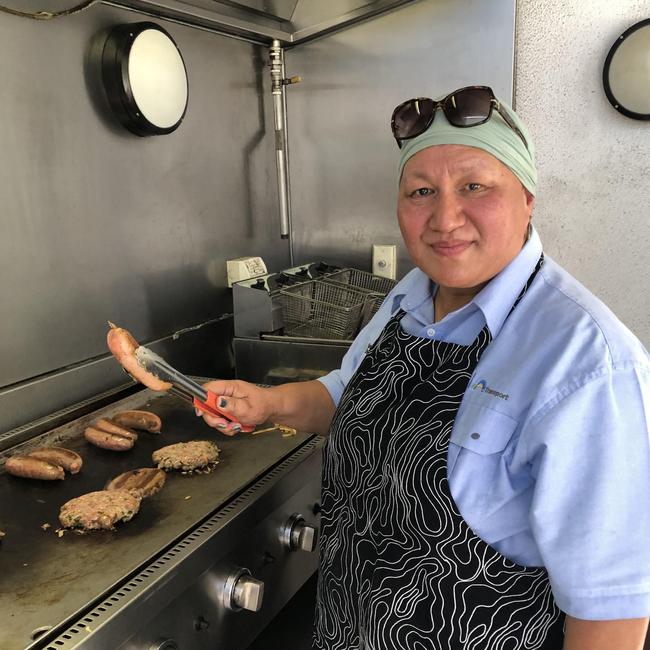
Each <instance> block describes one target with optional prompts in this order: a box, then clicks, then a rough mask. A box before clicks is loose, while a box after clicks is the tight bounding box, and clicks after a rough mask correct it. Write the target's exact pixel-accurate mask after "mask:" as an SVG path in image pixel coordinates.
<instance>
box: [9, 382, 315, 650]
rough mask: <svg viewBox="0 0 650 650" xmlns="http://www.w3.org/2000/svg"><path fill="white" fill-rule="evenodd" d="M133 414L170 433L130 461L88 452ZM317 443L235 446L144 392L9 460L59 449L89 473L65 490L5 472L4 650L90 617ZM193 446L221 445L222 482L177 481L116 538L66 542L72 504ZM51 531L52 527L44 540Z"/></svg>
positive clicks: (269, 436)
mask: <svg viewBox="0 0 650 650" xmlns="http://www.w3.org/2000/svg"><path fill="white" fill-rule="evenodd" d="M127 409H146V410H149V411H152V412H154V413H157V414H158V415H159V416H160V417H161V419H162V422H163V427H162V433H161V434H159V435H157V434H149V433H145V432H142V433H140V435H139V438H138V441H137V442H136V444H135V447H134V448H133V449H132V450H131V451H127V452H112V451H107V450H103V449H99V448H97V447H94V446H93V445H91V444H90V443H88V442H86V440H85V439H84V437H83V430H84V429H85V427H86V426H88V425H89V424H90V423H91V422H92V421H94V420H96V419H98V418H99V417H110V416H111V415H112V414H114V413H116V412H118V411H121V410H127ZM311 437H312V436H311V435H309V434H304V433H298V434H297V435H296V436H291V437H283V436H282V434H281V433H280V432H278V431H273V432H269V433H263V434H260V435H251V434H245V433H240V434H239V435H237V436H235V437H228V436H225V435H223V434H220V433H219V432H217V431H216V430H214V429H211V428H210V427H208V426H207V425H206V424H205V423H204V422H203V420H202V418H198V417H196V415H195V414H194V409H193V408H192V407H190V406H189V405H188V404H187V403H186V402H183V401H182V400H180V399H178V398H176V397H173V396H170V395H160V394H157V393H153V392H152V391H149V390H144V391H142V392H139V393H137V394H135V395H132V396H130V397H128V398H125V399H123V400H121V401H119V402H116V403H114V404H112V405H110V406H108V407H105V408H102V409H100V410H98V411H95V412H94V413H91V414H88V415H86V416H84V417H82V418H79V419H78V420H75V421H74V422H71V423H69V424H66V425H64V426H62V427H58V428H57V429H54V430H52V431H50V432H48V433H46V434H43V435H41V436H38V437H37V438H35V439H33V440H30V441H29V442H27V443H24V444H22V445H20V446H19V447H17V448H14V449H12V450H10V451H9V452H7V453H6V454H3V456H2V457H4V458H6V457H7V456H8V455H11V454H13V453H16V452H22V451H23V450H24V451H29V450H30V449H33V448H35V447H40V446H46V445H53V444H58V445H60V446H65V447H66V448H68V449H72V450H74V451H76V452H77V453H79V454H80V455H81V456H82V457H83V461H84V465H83V468H82V470H81V472H80V473H79V474H77V475H75V476H70V475H68V474H66V478H65V480H63V481H35V480H29V479H22V478H16V477H13V476H9V475H7V474H6V473H5V472H4V470H2V472H0V529H2V530H3V531H4V532H5V533H6V537H5V538H4V539H3V541H2V543H1V544H0V621H1V624H0V648H2V650H14V649H16V650H18V649H22V648H25V646H27V645H29V644H30V642H31V634H32V632H33V631H34V630H35V629H37V628H39V627H41V626H54V627H56V626H58V625H59V624H61V623H62V622H63V621H65V620H66V619H69V618H70V617H72V616H73V615H75V614H76V613H77V612H79V611H80V610H82V609H84V608H85V607H86V606H87V605H88V604H89V603H90V602H92V601H94V600H96V599H97V598H99V597H100V596H102V595H103V594H105V593H106V592H107V591H108V590H109V589H110V588H111V587H113V586H114V585H116V584H117V583H119V582H121V581H122V580H123V579H124V578H125V577H126V576H128V575H129V574H131V573H132V572H134V571H135V570H136V569H138V568H139V567H141V566H142V565H144V564H146V563H147V562H148V561H149V560H150V559H151V558H152V557H153V556H155V555H157V554H159V553H160V552H161V551H162V550H163V549H164V548H165V547H167V546H168V545H169V544H170V543H171V542H173V541H174V540H176V539H178V538H179V537H181V536H183V534H185V533H186V532H188V531H189V530H191V529H192V528H193V527H195V526H196V525H197V524H198V523H199V522H200V521H202V520H203V519H205V518H206V517H208V516H209V515H211V514H213V513H214V512H215V511H217V510H218V509H219V508H221V507H222V506H223V505H224V504H225V503H226V502H228V501H229V500H230V499H231V498H232V497H233V496H234V495H235V494H237V493H238V492H240V491H241V490H242V489H243V488H244V487H245V486H247V485H249V484H250V483H251V482H253V481H255V479H257V478H258V477H260V476H262V475H264V474H265V473H266V472H267V471H268V470H269V469H270V468H271V467H273V466H274V465H276V464H277V463H278V462H280V461H281V460H282V459H284V458H286V457H287V456H288V455H290V454H291V453H292V452H293V451H294V450H296V449H297V448H299V447H300V446H302V444H303V443H305V442H306V441H307V440H309V439H310V438H311ZM189 440H214V441H215V442H216V443H217V445H218V447H219V448H220V449H221V457H220V463H219V465H217V467H216V469H215V470H214V471H213V472H212V473H210V474H193V475H183V474H181V473H180V472H168V474H167V481H166V483H165V487H164V488H163V489H162V490H161V491H160V492H159V493H158V494H156V495H154V496H153V497H150V498H148V499H144V500H143V502H142V504H141V506H140V512H139V513H138V514H137V515H136V516H135V517H134V518H133V519H132V520H131V521H130V522H127V523H124V524H118V527H117V529H116V530H114V531H96V532H93V533H90V534H86V535H79V534H76V533H73V532H66V533H65V534H64V535H63V536H62V537H59V536H58V535H57V533H56V529H58V528H60V525H59V521H58V513H59V509H60V507H61V506H62V505H63V504H64V503H65V502H66V501H68V500H69V499H72V498H74V497H77V496H80V495H81V494H85V493H87V492H92V491H94V490H101V489H103V487H104V485H105V484H106V482H107V481H108V480H109V479H110V478H112V477H114V476H116V475H117V474H120V473H121V472H124V471H126V470H128V469H136V468H138V467H153V466H154V464H153V462H152V460H151V454H152V452H153V451H154V450H156V449H159V448H160V447H163V446H165V445H169V444H173V443H176V442H184V441H189ZM46 523H47V524H50V527H49V528H47V529H45V530H44V529H43V528H42V526H43V524H46Z"/></svg>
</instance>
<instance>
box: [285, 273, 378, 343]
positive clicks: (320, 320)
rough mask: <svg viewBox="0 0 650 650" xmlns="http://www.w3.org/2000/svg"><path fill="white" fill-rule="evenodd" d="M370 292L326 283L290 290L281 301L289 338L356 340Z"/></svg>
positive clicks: (319, 281) (316, 283)
mask: <svg viewBox="0 0 650 650" xmlns="http://www.w3.org/2000/svg"><path fill="white" fill-rule="evenodd" d="M369 298H371V296H370V295H369V294H368V292H365V291H362V290H360V289H356V288H354V287H349V286H344V285H342V284H338V283H335V282H327V281H324V280H309V281H307V282H302V283H300V284H296V285H293V286H291V287H286V288H284V289H282V290H281V291H280V295H279V299H280V304H281V307H282V314H283V316H284V331H285V334H287V335H289V336H304V337H308V338H322V339H338V340H344V341H348V340H351V339H353V338H354V337H355V336H356V334H357V331H358V329H359V325H360V323H361V319H362V316H363V315H364V314H365V313H366V309H367V305H368V301H369Z"/></svg>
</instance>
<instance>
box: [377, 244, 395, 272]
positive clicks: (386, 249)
mask: <svg viewBox="0 0 650 650" xmlns="http://www.w3.org/2000/svg"><path fill="white" fill-rule="evenodd" d="M372 272H373V274H374V275H381V276H382V277H383V278H391V279H392V280H395V279H397V246H395V244H388V245H377V244H375V245H373V247H372Z"/></svg>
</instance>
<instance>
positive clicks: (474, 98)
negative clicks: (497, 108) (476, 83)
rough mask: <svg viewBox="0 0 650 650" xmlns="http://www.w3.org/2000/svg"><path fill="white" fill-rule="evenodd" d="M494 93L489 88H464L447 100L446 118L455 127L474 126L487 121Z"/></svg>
mask: <svg viewBox="0 0 650 650" xmlns="http://www.w3.org/2000/svg"><path fill="white" fill-rule="evenodd" d="M491 108H492V93H491V92H490V91H489V89H487V88H464V89H463V90H460V91H458V92H456V93H454V94H453V95H450V96H449V97H448V98H447V101H446V103H445V116H446V117H447V119H448V120H449V123H450V124H452V125H453V126H474V125H476V124H481V123H482V122H485V121H487V119H488V118H489V117H490V110H491Z"/></svg>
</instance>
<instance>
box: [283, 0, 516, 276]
mask: <svg viewBox="0 0 650 650" xmlns="http://www.w3.org/2000/svg"><path fill="white" fill-rule="evenodd" d="M514 19H515V2H514V0H423V1H421V2H416V3H414V4H412V5H408V6H406V7H404V8H402V9H400V10H398V11H394V12H391V13H389V14H386V15H383V16H380V17H377V18H375V19H373V20H371V21H369V22H367V23H364V24H361V25H358V26H356V27H354V28H353V29H349V30H345V31H342V32H338V33H337V34H335V35H332V36H328V37H326V38H322V39H319V40H317V41H313V42H311V43H306V44H304V45H300V46H298V47H296V48H294V49H291V50H289V51H288V52H287V55H286V66H287V70H288V71H290V73H291V74H300V76H301V77H302V82H301V83H300V84H298V85H297V86H294V87H291V88H289V89H288V90H287V103H288V119H289V151H290V155H291V187H292V206H293V207H292V210H293V214H294V254H295V260H296V263H301V262H304V261H306V260H312V259H326V260H328V261H330V262H333V263H339V264H342V265H344V266H348V265H352V266H359V267H361V268H369V264H370V258H371V249H372V244H373V243H381V244H387V243H397V244H399V248H398V264H399V274H400V275H403V274H404V273H405V272H406V271H407V270H408V269H409V268H411V266H410V262H409V260H408V258H407V255H406V251H405V248H404V247H403V246H402V244H401V236H400V233H399V229H398V227H397V223H396V219H395V205H396V190H397V178H396V168H397V161H398V157H399V154H398V149H397V146H396V145H395V141H394V140H393V138H392V136H391V134H390V128H389V120H390V115H391V112H392V110H393V108H394V107H395V106H396V105H397V104H398V103H399V102H401V101H403V100H405V99H408V98H409V97H414V96H420V95H425V96H431V95H432V94H433V95H437V94H440V93H442V92H444V91H448V90H453V89H454V88H457V87H460V86H463V85H468V84H475V83H485V84H489V85H491V86H492V87H493V88H494V90H495V92H496V93H497V94H499V95H501V96H502V97H505V98H510V97H512V91H513V56H514Z"/></svg>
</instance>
